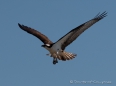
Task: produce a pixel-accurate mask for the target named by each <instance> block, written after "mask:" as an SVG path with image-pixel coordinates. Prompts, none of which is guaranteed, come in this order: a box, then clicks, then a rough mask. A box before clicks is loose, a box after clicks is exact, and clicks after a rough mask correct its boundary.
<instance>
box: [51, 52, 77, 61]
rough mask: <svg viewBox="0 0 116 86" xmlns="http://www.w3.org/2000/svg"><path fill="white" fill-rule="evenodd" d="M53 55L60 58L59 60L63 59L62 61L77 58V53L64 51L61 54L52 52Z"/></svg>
mask: <svg viewBox="0 0 116 86" xmlns="http://www.w3.org/2000/svg"><path fill="white" fill-rule="evenodd" d="M52 57H53V58H58V59H59V60H62V61H66V60H70V59H73V58H75V57H76V54H73V53H68V52H65V51H63V52H60V54H56V53H54V54H52Z"/></svg>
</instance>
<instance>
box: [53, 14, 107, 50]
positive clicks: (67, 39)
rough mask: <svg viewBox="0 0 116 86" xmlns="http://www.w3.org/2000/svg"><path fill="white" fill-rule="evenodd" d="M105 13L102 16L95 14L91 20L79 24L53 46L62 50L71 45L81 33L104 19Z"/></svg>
mask: <svg viewBox="0 0 116 86" xmlns="http://www.w3.org/2000/svg"><path fill="white" fill-rule="evenodd" d="M106 14H107V13H106V12H103V13H102V14H97V15H96V16H95V17H94V18H93V19H91V20H89V21H87V22H85V23H83V24H81V25H80V26H78V27H76V28H74V29H72V30H71V31H70V32H68V33H67V34H66V35H64V36H63V37H62V38H60V39H59V40H58V41H57V42H56V43H55V44H59V45H61V48H62V49H63V50H64V49H65V47H67V46H68V45H69V44H70V43H72V42H73V41H74V40H75V39H76V38H77V37H78V36H79V35H80V34H81V33H82V32H84V31H85V30H86V29H88V28H89V27H90V26H92V25H93V24H95V23H96V22H98V21H99V20H101V19H103V18H104V17H106V16H107V15H106Z"/></svg>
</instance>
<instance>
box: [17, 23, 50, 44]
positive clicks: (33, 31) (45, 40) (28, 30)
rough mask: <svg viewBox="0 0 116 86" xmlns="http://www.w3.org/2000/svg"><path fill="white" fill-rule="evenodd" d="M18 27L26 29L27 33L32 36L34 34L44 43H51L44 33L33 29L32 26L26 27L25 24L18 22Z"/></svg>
mask: <svg viewBox="0 0 116 86" xmlns="http://www.w3.org/2000/svg"><path fill="white" fill-rule="evenodd" d="M18 25H19V27H20V28H21V29H22V30H24V31H26V32H27V33H30V34H32V35H34V36H36V37H37V38H38V39H40V40H41V41H42V42H43V43H44V44H52V41H50V40H49V39H48V37H46V36H45V35H43V34H42V33H40V32H39V31H37V30H34V29H33V28H30V27H27V26H24V25H20V24H19V23H18Z"/></svg>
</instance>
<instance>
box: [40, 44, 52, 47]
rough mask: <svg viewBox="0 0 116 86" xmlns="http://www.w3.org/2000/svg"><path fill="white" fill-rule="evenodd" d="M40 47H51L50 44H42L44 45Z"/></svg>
mask: <svg viewBox="0 0 116 86" xmlns="http://www.w3.org/2000/svg"><path fill="white" fill-rule="evenodd" d="M42 47H51V45H50V44H44V45H42Z"/></svg>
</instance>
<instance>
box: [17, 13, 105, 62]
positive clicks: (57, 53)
mask: <svg viewBox="0 0 116 86" xmlns="http://www.w3.org/2000/svg"><path fill="white" fill-rule="evenodd" d="M106 16H107V13H106V11H105V12H103V13H101V14H100V13H98V14H97V15H96V16H95V17H94V18H93V19H91V20H89V21H87V22H85V23H83V24H81V25H80V26H78V27H76V28H74V29H72V30H71V31H70V32H68V33H67V34H66V35H64V36H63V37H61V38H60V39H59V40H58V41H56V42H55V43H53V42H52V41H51V40H50V39H48V37H46V36H45V35H44V34H42V33H40V32H39V31H37V30H34V29H33V28H30V27H27V26H24V25H21V24H19V23H18V26H19V27H20V28H21V29H22V30H24V31H26V32H27V33H30V34H32V35H34V36H36V37H37V38H38V39H40V40H41V41H42V42H43V43H44V45H42V47H44V48H45V49H47V50H48V51H49V54H46V55H49V56H51V57H53V64H56V63H58V60H57V59H59V60H62V61H66V60H70V59H73V58H75V56H76V54H73V53H68V52H66V51H64V50H65V48H66V47H67V46H68V45H69V44H71V43H72V42H73V41H74V40H75V39H76V38H77V37H78V36H79V35H80V34H81V33H82V32H84V31H85V30H86V29H88V28H89V27H90V26H92V25H93V24H95V23H96V22H98V21H99V20H101V19H103V18H104V17H106Z"/></svg>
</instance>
